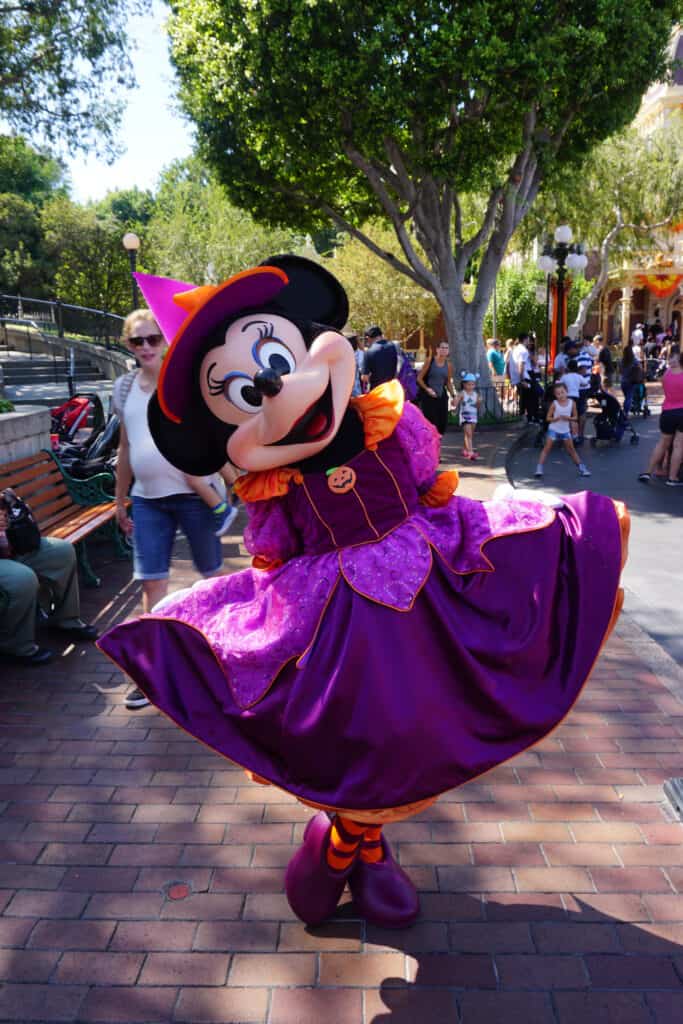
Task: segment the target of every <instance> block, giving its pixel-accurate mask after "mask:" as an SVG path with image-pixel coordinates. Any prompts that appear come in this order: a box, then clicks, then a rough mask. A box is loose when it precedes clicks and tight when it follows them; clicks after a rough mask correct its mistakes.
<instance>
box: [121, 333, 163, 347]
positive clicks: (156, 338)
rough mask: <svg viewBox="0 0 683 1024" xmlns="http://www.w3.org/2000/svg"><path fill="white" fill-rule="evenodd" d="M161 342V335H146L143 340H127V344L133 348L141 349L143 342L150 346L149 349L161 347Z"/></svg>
mask: <svg viewBox="0 0 683 1024" xmlns="http://www.w3.org/2000/svg"><path fill="white" fill-rule="evenodd" d="M163 340H164V339H163V337H162V335H161V334H148V335H147V337H145V338H129V339H128V341H129V343H130V344H131V345H132V346H133V347H134V348H142V346H143V345H144V344H145V342H147V344H148V345H149V346H150V348H158V346H159V345H161V343H162V341H163Z"/></svg>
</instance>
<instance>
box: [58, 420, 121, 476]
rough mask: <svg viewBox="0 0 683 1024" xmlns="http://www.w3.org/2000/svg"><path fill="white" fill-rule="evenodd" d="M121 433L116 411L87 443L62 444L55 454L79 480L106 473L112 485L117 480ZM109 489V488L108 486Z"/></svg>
mask: <svg viewBox="0 0 683 1024" xmlns="http://www.w3.org/2000/svg"><path fill="white" fill-rule="evenodd" d="M120 434H121V424H120V422H119V418H118V416H117V415H116V413H112V414H111V415H110V417H109V419H108V420H107V422H106V424H105V427H104V429H103V430H102V431H101V432H100V433H99V434H97V435H96V436H95V438H94V440H89V441H87V442H86V443H85V444H81V445H79V444H63V445H60V446H59V447H58V448H57V450H56V452H55V455H56V456H57V458H58V459H59V462H60V465H61V466H62V467H63V469H65V470H66V472H67V473H68V474H69V475H70V476H73V477H76V478H77V479H78V480H87V479H88V478H89V477H91V476H97V475H98V474H100V473H106V474H108V475H109V477H110V486H111V488H112V490H113V486H114V484H115V482H116V453H117V448H118V444H119V438H120ZM107 489H108V488H107Z"/></svg>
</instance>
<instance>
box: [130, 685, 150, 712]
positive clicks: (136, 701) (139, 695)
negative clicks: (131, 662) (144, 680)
mask: <svg viewBox="0 0 683 1024" xmlns="http://www.w3.org/2000/svg"><path fill="white" fill-rule="evenodd" d="M124 704H125V705H126V707H127V708H146V707H147V705H148V704H149V698H148V697H146V696H145V694H144V693H143V692H142V690H140V689H139V688H138V687H137V686H136V687H135V689H134V690H131V691H130V693H127V694H126V699H125V701H124Z"/></svg>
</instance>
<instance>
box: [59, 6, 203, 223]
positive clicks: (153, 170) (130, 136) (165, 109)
mask: <svg viewBox="0 0 683 1024" xmlns="http://www.w3.org/2000/svg"><path fill="white" fill-rule="evenodd" d="M167 14H168V8H166V7H165V5H164V4H163V3H161V2H160V0H154V2H153V4H152V11H151V13H150V14H148V15H146V16H144V17H136V18H131V19H130V30H129V36H130V39H131V40H132V41H133V42H134V43H135V49H134V50H133V51H132V53H131V59H132V62H133V66H134V69H135V78H136V79H137V82H138V88H137V89H134V90H131V91H130V92H129V93H127V101H128V106H127V108H126V111H125V113H124V115H123V119H122V123H121V127H120V129H119V132H118V141H119V143H120V145H121V148H122V149H123V150H124V152H123V154H122V156H121V157H120V158H119V159H118V160H116V161H115V162H114V163H113V164H111V165H107V164H106V163H105V162H104V161H102V160H98V159H97V158H96V157H94V156H91V157H88V158H86V159H84V158H83V156H82V155H79V156H75V157H74V158H72V159H68V160H67V166H68V171H69V178H70V181H71V194H72V197H73V198H74V199H75V200H76V201H77V202H80V203H85V202H87V201H88V200H89V199H101V198H102V196H104V195H105V193H107V192H109V191H111V190H112V189H119V188H132V187H133V186H135V185H137V186H138V187H139V188H143V189H144V188H153V187H154V186H155V184H156V182H157V179H158V177H159V174H160V172H161V171H162V170H163V168H164V167H165V166H167V165H168V164H170V163H171V161H173V160H176V159H179V158H181V157H185V156H189V154H190V151H191V149H192V131H191V127H190V126H189V124H187V123H186V122H185V121H183V120H182V119H181V117H180V116H179V115H178V114H174V113H173V109H172V107H173V94H174V88H173V79H174V73H173V69H172V67H171V64H170V61H169V59H168V41H167V37H166V33H165V31H164V28H163V23H164V20H165V18H166V17H167Z"/></svg>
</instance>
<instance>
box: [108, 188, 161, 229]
mask: <svg viewBox="0 0 683 1024" xmlns="http://www.w3.org/2000/svg"><path fill="white" fill-rule="evenodd" d="M96 208H97V211H98V213H99V214H100V215H104V216H105V217H113V218H114V219H115V220H117V221H118V222H119V224H121V225H122V226H123V227H124V228H125V229H128V230H129V229H133V228H141V229H142V228H145V227H146V225H147V224H149V222H150V220H151V219H152V215H153V214H154V208H155V199H154V195H153V193H152V192H150V191H149V189H141V188H123V189H117V190H116V191H115V192H108V193H107V195H106V196H105V197H104V199H100V200H99V202H98V203H96Z"/></svg>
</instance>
